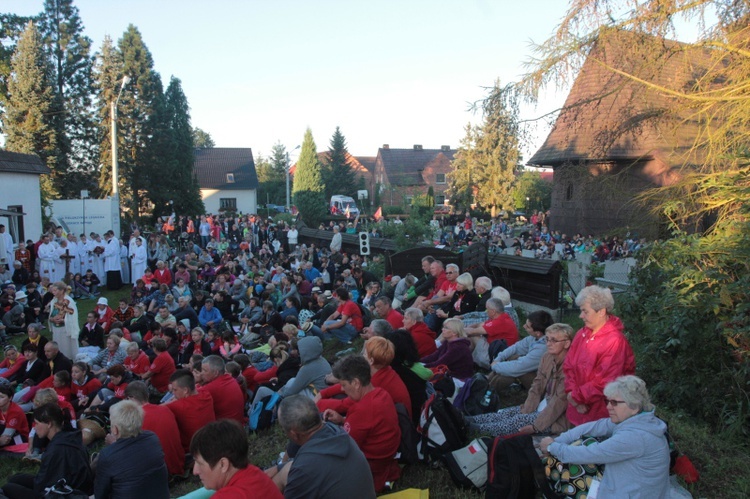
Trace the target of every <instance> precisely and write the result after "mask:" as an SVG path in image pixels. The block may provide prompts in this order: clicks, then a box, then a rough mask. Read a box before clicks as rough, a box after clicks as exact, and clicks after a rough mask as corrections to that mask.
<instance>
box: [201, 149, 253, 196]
mask: <svg viewBox="0 0 750 499" xmlns="http://www.w3.org/2000/svg"><path fill="white" fill-rule="evenodd" d="M228 173H231V174H232V175H233V176H234V182H228V181H227V180H228V179H227V174H228ZM195 174H196V176H197V177H198V185H199V186H200V188H201V189H220V190H245V189H257V188H258V175H257V173H256V172H255V161H254V160H253V150H252V149H250V148H249V147H247V148H242V147H209V148H206V149H196V151H195Z"/></svg>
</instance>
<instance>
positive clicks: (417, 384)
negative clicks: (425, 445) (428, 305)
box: [385, 309, 432, 426]
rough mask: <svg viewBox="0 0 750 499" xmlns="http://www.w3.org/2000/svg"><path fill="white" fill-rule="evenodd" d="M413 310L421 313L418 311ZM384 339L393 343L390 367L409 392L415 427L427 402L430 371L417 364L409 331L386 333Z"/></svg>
mask: <svg viewBox="0 0 750 499" xmlns="http://www.w3.org/2000/svg"><path fill="white" fill-rule="evenodd" d="M414 310H418V311H419V313H420V314H421V313H422V312H421V310H419V309H414ZM385 338H386V339H388V341H390V342H391V343H393V347H394V351H393V362H391V367H392V368H393V370H394V371H396V374H398V376H399V377H400V378H401V381H403V382H404V385H405V386H406V389H407V390H408V391H409V398H410V400H411V415H412V421H413V422H414V425H415V426H417V425H418V424H419V415H420V412H421V410H422V406H423V405H424V403H425V401H427V381H428V380H429V379H430V378H431V377H432V371H430V370H429V369H428V368H426V367H425V366H424V364H422V363H421V362H419V352H418V351H417V345H416V343H414V338H412V336H411V334H409V331H407V330H406V329H397V330H395V331H391V332H390V333H386V335H385Z"/></svg>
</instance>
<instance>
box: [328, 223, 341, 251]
mask: <svg viewBox="0 0 750 499" xmlns="http://www.w3.org/2000/svg"><path fill="white" fill-rule="evenodd" d="M330 248H331V252H333V253H338V252H339V251H341V234H340V233H339V226H338V225H334V226H333V239H331V246H330Z"/></svg>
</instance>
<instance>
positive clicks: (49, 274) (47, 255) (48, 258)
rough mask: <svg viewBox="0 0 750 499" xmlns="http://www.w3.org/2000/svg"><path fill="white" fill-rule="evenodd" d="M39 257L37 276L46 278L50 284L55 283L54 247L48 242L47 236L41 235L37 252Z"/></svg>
mask: <svg viewBox="0 0 750 499" xmlns="http://www.w3.org/2000/svg"><path fill="white" fill-rule="evenodd" d="M37 255H38V257H39V276H40V277H46V278H48V279H49V280H50V282H57V279H55V277H57V274H56V273H55V246H54V245H53V244H52V243H51V242H50V240H49V235H48V234H42V244H40V245H39V249H38V250H37Z"/></svg>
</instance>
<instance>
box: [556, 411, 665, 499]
mask: <svg viewBox="0 0 750 499" xmlns="http://www.w3.org/2000/svg"><path fill="white" fill-rule="evenodd" d="M666 431H667V425H666V424H665V423H664V421H662V420H661V419H659V418H657V417H656V416H654V413H653V412H642V413H640V414H636V415H635V416H632V417H630V418H628V419H626V420H625V421H623V422H621V423H618V424H615V423H613V422H612V421H611V420H610V419H609V418H603V419H599V420H598V421H592V422H590V423H584V424H582V425H580V426H577V427H575V428H573V429H572V430H568V431H566V432H565V433H563V434H562V435H560V436H559V437H557V438H556V439H555V441H554V442H553V443H552V444H550V446H549V447H548V451H549V453H550V454H552V455H553V456H555V457H556V458H558V459H559V460H560V461H563V462H565V463H578V464H589V463H591V464H605V465H606V468H605V470H604V474H603V475H602V482H601V485H600V486H599V494H598V497H607V498H615V499H617V498H621V497H622V498H628V499H637V498H643V499H661V498H665V497H667V496H668V495H669V444H667V438H666V436H665V435H664V433H665V432H666ZM582 435H589V436H592V437H609V438H607V439H606V440H604V441H603V442H600V443H595V444H591V445H589V446H586V447H583V446H571V445H567V444H570V443H571V442H574V441H575V440H578V439H579V438H581V436H582Z"/></svg>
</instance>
